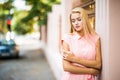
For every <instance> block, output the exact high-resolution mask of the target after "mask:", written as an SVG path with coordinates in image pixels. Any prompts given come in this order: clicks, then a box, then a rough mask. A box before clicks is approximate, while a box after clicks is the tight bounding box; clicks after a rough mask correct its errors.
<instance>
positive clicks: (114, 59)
mask: <svg viewBox="0 0 120 80" xmlns="http://www.w3.org/2000/svg"><path fill="white" fill-rule="evenodd" d="M109 3H110V5H109V12H110V14H109V17H110V18H109V19H110V54H109V56H110V61H109V62H110V63H109V64H110V75H109V76H110V80H120V69H119V68H120V35H119V34H120V0H110V1H109Z"/></svg>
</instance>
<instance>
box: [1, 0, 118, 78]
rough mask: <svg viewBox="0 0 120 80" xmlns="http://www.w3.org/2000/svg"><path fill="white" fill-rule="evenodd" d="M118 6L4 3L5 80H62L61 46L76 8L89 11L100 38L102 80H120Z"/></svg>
mask: <svg viewBox="0 0 120 80" xmlns="http://www.w3.org/2000/svg"><path fill="white" fill-rule="evenodd" d="M119 4H120V0H116V1H114V0H0V80H60V79H61V77H62V75H63V69H62V56H61V46H60V42H61V38H62V36H63V35H64V34H66V33H69V32H70V27H69V26H70V22H69V14H70V12H71V10H72V9H73V8H75V7H82V8H84V9H86V11H87V13H88V17H89V21H90V24H91V26H92V28H93V29H94V30H95V31H96V32H97V33H98V34H99V35H100V37H101V45H102V46H101V50H102V71H101V74H100V80H119V79H120V77H119V74H120V71H119V70H118V69H119V67H120V64H118V63H119V60H118V59H119V56H120V54H119V50H120V49H119V48H120V44H119V41H120V38H119V37H118V34H119V32H120V31H119V30H120V27H119V26H120V24H119V21H120V18H119V17H120V16H119V14H120V11H118V10H119V8H120V6H119ZM115 12H116V13H115ZM46 76H47V77H46ZM97 78H98V77H96V79H97Z"/></svg>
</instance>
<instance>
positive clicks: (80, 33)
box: [76, 30, 84, 37]
mask: <svg viewBox="0 0 120 80" xmlns="http://www.w3.org/2000/svg"><path fill="white" fill-rule="evenodd" d="M76 33H77V34H78V35H80V36H82V37H83V36H84V32H83V30H82V31H76Z"/></svg>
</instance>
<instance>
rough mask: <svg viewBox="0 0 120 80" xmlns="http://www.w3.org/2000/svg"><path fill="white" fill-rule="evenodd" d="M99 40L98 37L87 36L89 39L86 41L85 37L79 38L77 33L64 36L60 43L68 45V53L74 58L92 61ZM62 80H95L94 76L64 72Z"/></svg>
mask: <svg viewBox="0 0 120 80" xmlns="http://www.w3.org/2000/svg"><path fill="white" fill-rule="evenodd" d="M98 39H99V36H98V35H92V36H89V39H88V40H86V38H85V37H81V36H80V35H78V34H77V33H73V34H66V35H64V37H63V38H62V41H65V42H66V43H68V44H69V47H70V51H72V52H73V53H74V54H75V56H77V57H80V58H84V59H89V60H94V59H95V55H96V49H95V48H96V42H97V40H98ZM73 65H77V66H80V67H84V66H82V65H80V64H76V63H73ZM62 80H95V76H94V75H92V74H86V75H85V74H72V73H70V72H64V74H63V77H62Z"/></svg>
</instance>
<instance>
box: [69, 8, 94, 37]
mask: <svg viewBox="0 0 120 80" xmlns="http://www.w3.org/2000/svg"><path fill="white" fill-rule="evenodd" d="M73 13H79V14H80V15H81V19H82V21H83V32H84V36H87V35H89V34H96V33H95V31H94V30H93V28H92V27H91V25H90V22H89V19H88V14H87V11H86V10H84V9H83V8H81V7H76V8H74V9H73V10H72V12H71V14H70V24H71V28H70V33H73V32H74V31H75V30H74V28H73V26H72V21H71V15H72V14H73Z"/></svg>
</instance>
